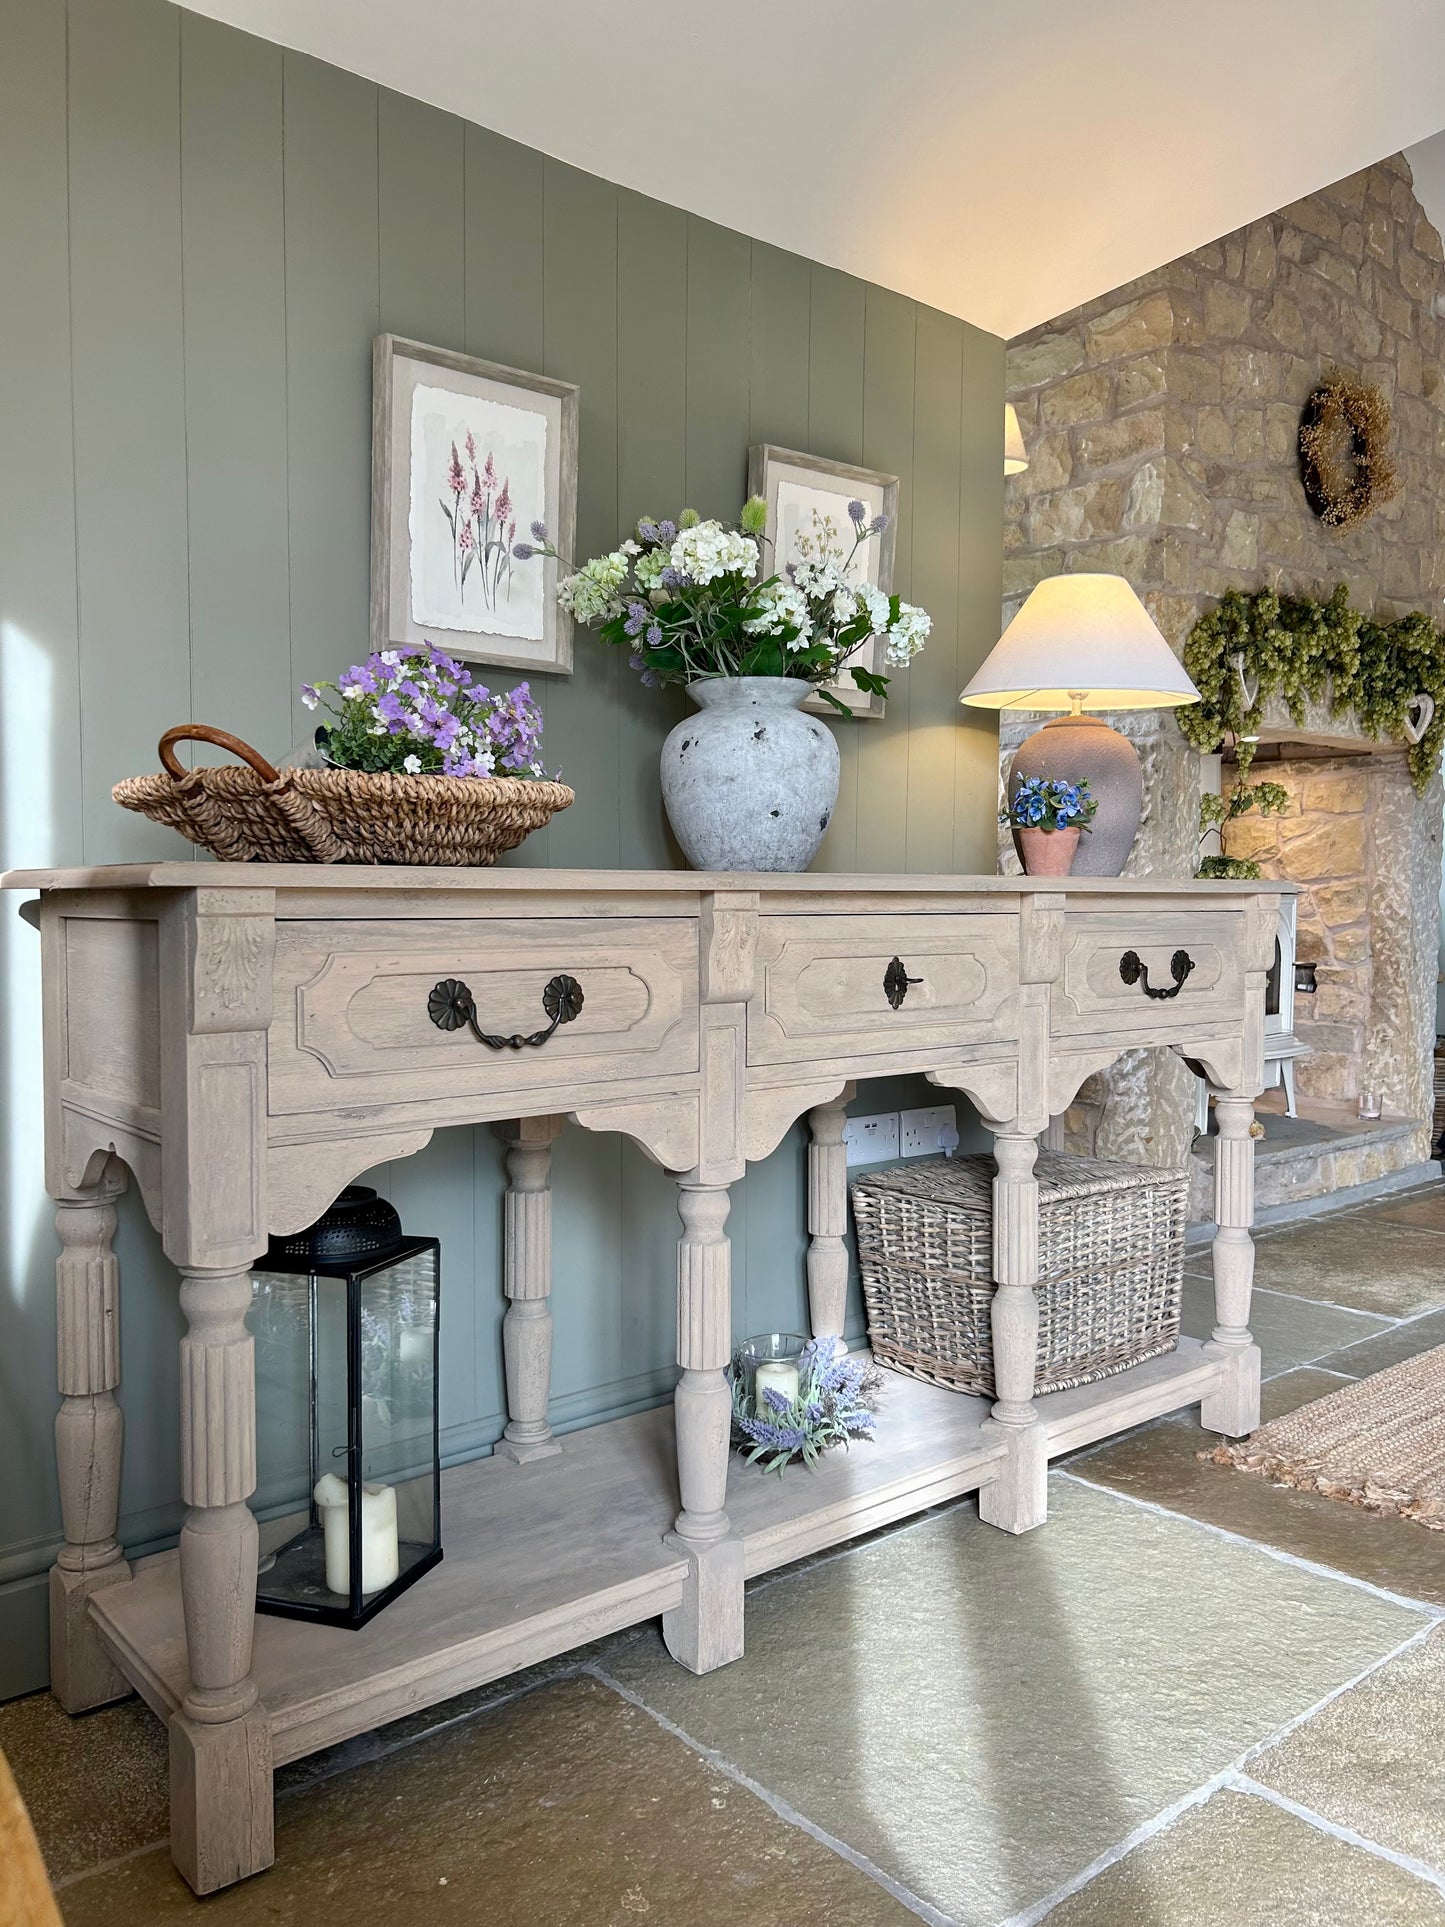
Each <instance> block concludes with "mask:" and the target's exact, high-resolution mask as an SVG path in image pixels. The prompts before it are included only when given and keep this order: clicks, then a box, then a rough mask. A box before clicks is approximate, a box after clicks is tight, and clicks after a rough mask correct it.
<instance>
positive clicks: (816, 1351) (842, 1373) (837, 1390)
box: [732, 1338, 883, 1473]
mask: <svg viewBox="0 0 1445 1927" xmlns="http://www.w3.org/2000/svg"><path fill="white" fill-rule="evenodd" d="M732 1381H733V1443H734V1444H735V1445H736V1446H737V1449H738V1450H739V1451H740V1452H741V1453H742V1455H743V1457H744V1458H745V1459H746V1460H747V1462H748V1464H749V1465H755V1464H757V1463H758V1462H759V1461H760V1460H761V1461H762V1463H763V1470H764V1471H765V1472H778V1473H781V1472H782V1470H783V1467H784V1466H785V1465H788V1464H790V1463H791V1462H792V1461H793V1460H794V1459H796V1458H801V1459H802V1461H803V1463H804V1465H815V1464H816V1463H817V1461H818V1455H819V1453H820V1452H825V1451H826V1450H827V1449H828V1447H829V1446H830V1445H847V1444H848V1443H849V1441H850V1440H852V1439H871V1438H872V1436H873V1422H874V1417H875V1415H876V1413H877V1410H878V1400H879V1395H880V1393H881V1392H882V1389H883V1374H882V1372H880V1371H879V1370H878V1368H877V1366H876V1365H875V1364H874V1363H873V1361H872V1359H871V1358H869V1357H867V1356H865V1355H850V1354H849V1353H848V1352H845V1351H842V1350H841V1349H840V1347H839V1343H838V1340H837V1339H836V1338H815V1339H813V1340H812V1342H811V1343H810V1344H808V1345H805V1346H804V1348H803V1352H802V1356H801V1357H800V1359H799V1360H798V1396H797V1399H796V1400H795V1401H794V1402H793V1404H791V1405H790V1404H789V1403H788V1401H787V1400H786V1399H785V1398H784V1397H783V1396H782V1394H781V1393H780V1392H777V1391H774V1390H773V1389H772V1387H771V1386H769V1387H767V1388H765V1389H764V1392H763V1410H762V1411H761V1412H759V1411H755V1410H754V1408H753V1401H752V1398H751V1397H750V1396H749V1393H748V1390H747V1382H746V1380H745V1379H744V1377H743V1374H742V1373H741V1372H740V1371H738V1370H737V1369H736V1367H734V1369H733V1374H732Z"/></svg>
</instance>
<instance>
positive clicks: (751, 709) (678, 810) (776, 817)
mask: <svg viewBox="0 0 1445 1927" xmlns="http://www.w3.org/2000/svg"><path fill="white" fill-rule="evenodd" d="M687 693H688V695H689V696H691V698H692V700H693V701H694V702H695V703H696V704H697V706H698V709H699V711H700V712H701V713H700V714H699V715H697V716H690V717H689V718H688V719H687V720H686V721H685V722H681V723H679V724H678V725H677V728H676V729H674V730H673V731H672V733H671V734H670V735H669V736H668V739H667V741H666V742H665V743H664V744H663V746H662V800H663V804H664V805H665V807H666V809H667V820H668V822H669V823H671V825H672V830H673V834H674V836H676V838H677V840H678V842H679V843H680V844H681V845H682V848H683V854H684V855H685V856H686V857H687V860H688V862H689V863H690V864H691V865H692V867H693V869H695V870H806V869H807V867H808V865H809V864H810V863H811V862H812V860H813V858H814V857H815V856H816V855H817V853H818V845H819V844H820V843H821V842H822V840H823V833H824V831H825V830H826V829H827V827H828V824H829V822H830V821H831V820H832V816H833V806H834V804H835V803H836V802H837V800H838V745H837V743H836V742H835V741H834V739H833V732H832V730H830V729H829V728H828V726H827V724H826V723H822V722H820V721H818V719H817V718H816V717H814V716H803V715H800V714H799V713H798V711H799V705H800V704H801V703H803V702H804V701H805V700H806V699H807V697H808V695H809V694H810V693H811V685H810V684H808V683H805V682H800V681H798V680H797V679H796V678H795V677H791V676H714V677H709V678H707V679H706V680H704V681H702V682H695V683H689V685H688V691H687Z"/></svg>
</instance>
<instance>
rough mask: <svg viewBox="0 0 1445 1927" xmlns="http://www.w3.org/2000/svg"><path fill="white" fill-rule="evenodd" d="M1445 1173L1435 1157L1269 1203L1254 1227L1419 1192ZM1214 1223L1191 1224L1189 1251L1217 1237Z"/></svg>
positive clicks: (1187, 1241) (1292, 1221)
mask: <svg viewBox="0 0 1445 1927" xmlns="http://www.w3.org/2000/svg"><path fill="white" fill-rule="evenodd" d="M1442 1176H1445V1165H1442V1164H1440V1163H1439V1162H1438V1160H1435V1159H1432V1160H1431V1161H1430V1163H1428V1164H1412V1165H1411V1166H1410V1167H1409V1168H1408V1170H1404V1171H1391V1172H1390V1173H1389V1174H1388V1176H1386V1177H1383V1178H1372V1179H1371V1180H1370V1182H1369V1183H1368V1184H1351V1185H1348V1186H1346V1188H1345V1189H1344V1190H1343V1191H1327V1192H1326V1193H1325V1194H1324V1196H1323V1197H1319V1198H1290V1199H1288V1200H1287V1201H1286V1202H1285V1203H1284V1204H1267V1205H1264V1206H1262V1207H1261V1208H1260V1210H1258V1211H1256V1212H1255V1214H1254V1229H1255V1230H1256V1231H1260V1230H1263V1229H1264V1227H1265V1226H1266V1225H1272V1224H1296V1223H1298V1222H1299V1220H1300V1219H1302V1218H1318V1217H1321V1216H1322V1215H1323V1214H1324V1213H1325V1212H1327V1211H1344V1210H1347V1209H1348V1208H1349V1206H1350V1205H1353V1204H1369V1203H1371V1202H1372V1200H1374V1199H1375V1198H1388V1197H1391V1196H1393V1195H1394V1193H1395V1192H1397V1191H1418V1190H1419V1189H1420V1188H1421V1187H1422V1186H1423V1185H1426V1184H1433V1183H1435V1182H1436V1181H1437V1180H1438V1179H1439V1178H1440V1177H1442ZM1214 1232H1215V1226H1214V1225H1213V1224H1212V1223H1211V1224H1192V1225H1190V1227H1189V1229H1188V1230H1187V1231H1186V1232H1185V1234H1184V1245H1185V1249H1186V1250H1190V1251H1193V1250H1197V1249H1198V1247H1199V1246H1200V1245H1207V1244H1209V1243H1211V1242H1212V1240H1213V1238H1214Z"/></svg>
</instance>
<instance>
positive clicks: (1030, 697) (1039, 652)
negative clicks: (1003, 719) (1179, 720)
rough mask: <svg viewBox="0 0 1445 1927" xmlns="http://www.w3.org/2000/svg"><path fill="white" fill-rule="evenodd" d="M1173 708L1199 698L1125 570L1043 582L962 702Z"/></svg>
mask: <svg viewBox="0 0 1445 1927" xmlns="http://www.w3.org/2000/svg"><path fill="white" fill-rule="evenodd" d="M1075 699H1078V701H1079V703H1080V705H1081V707H1082V708H1084V709H1168V708H1174V707H1176V706H1177V705H1178V704H1180V703H1197V702H1198V701H1199V691H1198V690H1197V689H1196V688H1195V687H1194V684H1193V683H1192V682H1191V681H1190V680H1189V678H1188V676H1186V675H1185V673H1184V669H1183V665H1182V664H1181V663H1180V661H1179V659H1178V657H1177V656H1176V655H1175V654H1174V651H1173V650H1172V649H1171V648H1170V647H1169V644H1168V643H1167V642H1166V641H1165V640H1164V638H1163V636H1161V635H1160V633H1159V631H1158V630H1157V629H1156V628H1155V626H1154V624H1153V622H1152V621H1151V620H1150V617H1149V612H1148V610H1147V609H1146V608H1145V607H1144V605H1143V603H1142V602H1141V601H1140V600H1139V598H1138V596H1136V595H1135V593H1134V591H1133V590H1132V589H1131V588H1130V587H1129V584H1128V583H1127V582H1126V581H1125V580H1124V578H1123V576H1121V575H1053V576H1049V577H1047V578H1046V579H1045V580H1044V581H1042V582H1040V583H1039V585H1038V587H1037V588H1036V589H1034V590H1033V592H1032V594H1031V595H1030V596H1029V598H1028V601H1027V602H1025V604H1024V605H1023V607H1022V608H1021V609H1020V610H1019V612H1018V614H1017V615H1016V616H1015V617H1014V619H1013V621H1012V622H1011V623H1010V624H1009V626H1008V628H1007V629H1005V630H1004V632H1003V634H1002V636H1000V638H999V640H998V642H997V643H996V644H995V645H994V648H993V650H992V651H991V653H990V654H989V657H988V659H987V661H986V662H985V663H984V664H983V666H982V668H980V670H979V672H978V674H977V675H976V676H975V677H974V678H973V680H972V682H970V683H969V685H968V687H967V689H965V690H964V692H963V694H962V696H960V697H959V701H960V702H964V703H968V704H970V705H971V706H972V707H974V708H977V709H1072V708H1073V707H1074V702H1075Z"/></svg>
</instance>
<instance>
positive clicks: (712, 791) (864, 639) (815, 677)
mask: <svg viewBox="0 0 1445 1927" xmlns="http://www.w3.org/2000/svg"><path fill="white" fill-rule="evenodd" d="M848 515H849V529H848V530H847V531H845V532H842V533H841V534H840V532H839V530H838V529H837V528H836V527H835V525H834V524H833V523H832V522H831V521H830V520H828V519H827V518H817V517H815V520H814V526H813V529H812V531H811V533H809V534H807V535H805V536H803V537H802V538H801V539H800V541H799V543H798V551H799V553H798V556H797V558H796V559H795V560H793V561H791V562H790V563H789V564H788V565H787V567H786V568H785V569H784V571H783V572H782V573H781V574H763V572H762V567H761V564H762V546H763V528H764V525H765V523H766V520H767V508H766V504H765V503H764V502H763V500H762V498H761V497H760V496H753V497H752V498H751V499H750V500H749V501H748V502H746V503H745V504H744V505H743V510H742V513H741V515H740V516H739V518H738V522H737V524H736V526H735V527H729V526H728V525H727V524H725V523H722V522H718V521H704V520H702V519H701V518H700V517H699V516H697V515H696V514H694V513H693V512H692V510H690V509H685V510H684V511H683V512H682V514H681V515H680V516H678V518H677V520H676V521H675V522H674V521H670V520H657V519H654V518H653V517H652V516H644V517H643V518H642V520H641V521H640V522H639V523H638V524H637V532H636V535H635V537H632V538H629V539H628V540H627V541H625V542H623V543H621V544H620V545H619V547H618V548H616V549H615V550H613V551H611V552H610V553H609V554H607V555H602V556H597V557H594V558H593V559H592V560H591V561H589V562H585V563H583V565H582V566H581V567H580V568H579V569H576V570H574V571H573V572H572V573H571V574H569V575H566V576H564V577H563V579H562V581H561V582H560V583H559V584H558V589H557V595H558V600H559V601H560V602H561V604H562V606H563V607H564V608H565V609H566V610H567V611H568V612H569V614H570V615H571V616H572V618H573V620H574V621H576V622H580V623H583V624H585V625H587V626H588V627H591V628H595V629H596V631H597V633H598V635H599V636H600V638H601V640H602V641H603V642H605V643H608V644H610V645H612V646H613V647H614V648H626V650H627V651H628V659H629V662H630V664H631V666H632V668H633V669H635V670H636V671H637V672H638V674H639V675H640V677H641V679H642V681H643V683H644V684H645V685H646V686H647V687H649V688H652V687H656V686H657V685H659V684H670V683H681V684H685V685H686V686H687V688H688V691H689V694H690V695H691V696H692V698H693V700H694V701H695V702H696V703H697V704H698V706H699V707H700V708H701V709H702V710H703V712H704V713H703V715H702V716H701V717H698V718H693V719H690V720H689V721H687V722H685V723H680V724H679V725H678V726H677V728H676V729H674V730H673V732H672V734H671V735H670V736H669V737H668V739H667V742H666V743H665V745H664V746H663V755H662V788H663V800H664V802H665V804H666V806H667V813H668V817H669V820H670V821H671V823H672V827H673V830H674V832H675V833H676V835H677V838H678V841H679V843H681V845H682V847H683V850H684V852H685V854H686V855H687V858H688V861H689V862H690V863H692V864H693V865H694V867H695V868H699V869H726V870H803V869H806V868H807V866H808V864H809V863H810V862H811V861H812V859H813V856H814V855H815V853H816V851H817V848H818V845H819V843H821V841H822V838H823V833H824V831H825V830H826V829H827V826H828V821H829V819H830V817H831V815H832V811H833V805H834V802H835V801H836V799H837V793H838V749H837V744H836V743H835V742H834V741H833V738H832V735H831V734H830V732H829V731H828V730H827V729H825V728H823V727H822V725H821V724H819V723H817V722H816V721H814V720H813V718H811V717H807V716H801V715H799V714H797V710H798V707H799V705H800V704H801V703H802V702H803V701H804V699H805V698H806V697H807V696H808V695H810V694H811V693H813V692H814V691H816V692H817V693H818V694H819V695H820V696H822V698H823V699H824V700H825V701H827V702H829V703H831V704H832V705H833V707H834V708H835V709H837V710H838V712H839V713H840V714H841V715H844V716H848V715H849V714H850V712H849V710H848V708H847V706H846V705H845V704H844V703H842V702H840V701H839V700H838V698H837V697H836V696H834V695H833V694H832V693H831V691H830V690H829V689H828V688H827V687H826V685H827V684H829V683H833V682H836V681H837V680H838V678H839V676H840V675H841V674H842V673H843V672H844V671H845V670H847V671H848V673H850V674H851V676H852V678H853V680H854V682H855V683H856V684H857V686H858V687H859V688H860V689H862V690H864V691H866V692H867V693H869V694H874V695H879V696H881V695H884V694H886V692H887V689H888V677H887V676H886V675H884V674H881V673H880V672H879V671H877V670H873V669H866V668H864V667H863V666H862V664H861V663H860V662H858V661H857V660H856V658H857V657H858V655H859V653H860V651H862V649H863V648H864V646H865V645H866V644H867V643H868V642H869V641H870V640H871V639H872V638H873V637H874V636H878V637H880V638H882V640H883V649H884V657H885V660H886V662H887V664H888V667H889V668H890V669H898V668H902V667H905V666H906V665H907V664H908V663H909V662H910V661H911V660H912V658H913V657H914V656H915V655H916V654H917V653H918V651H919V650H920V649H921V648H922V647H923V645H924V643H925V642H926V641H927V639H928V632H929V628H930V626H931V624H930V619H929V617H928V615H927V614H926V612H925V611H924V610H922V609H919V608H915V607H914V606H913V605H912V604H910V603H907V602H904V601H903V600H902V599H901V598H900V597H898V596H896V595H885V594H884V593H883V591H882V590H881V589H879V588H878V587H876V585H874V584H873V583H870V582H857V581H853V580H850V575H849V572H850V569H851V568H852V566H853V564H854V560H855V558H856V556H857V554H858V551H859V549H860V548H862V546H863V544H864V543H865V542H867V541H868V539H869V537H870V536H872V535H876V534H879V533H880V532H881V530H882V529H883V528H884V527H885V526H886V523H885V522H884V520H883V518H882V517H881V516H879V517H875V518H873V519H872V520H870V519H869V518H868V512H867V509H866V508H865V507H864V505H863V503H861V502H852V503H850V504H849V508H848ZM532 536H533V540H532V541H531V542H521V543H518V544H517V545H516V547H515V549H514V551H513V553H514V555H515V557H516V558H517V559H518V560H519V561H526V560H528V559H529V558H530V557H532V556H534V555H539V554H544V555H556V553H557V551H556V550H555V549H554V548H552V547H551V545H550V543H549V542H548V539H547V531H546V529H545V528H544V527H543V526H542V524H540V523H535V524H534V525H533V528H532ZM849 536H851V538H852V539H851V544H850V542H849V540H848V538H849ZM763 712H765V714H764V713H763Z"/></svg>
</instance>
